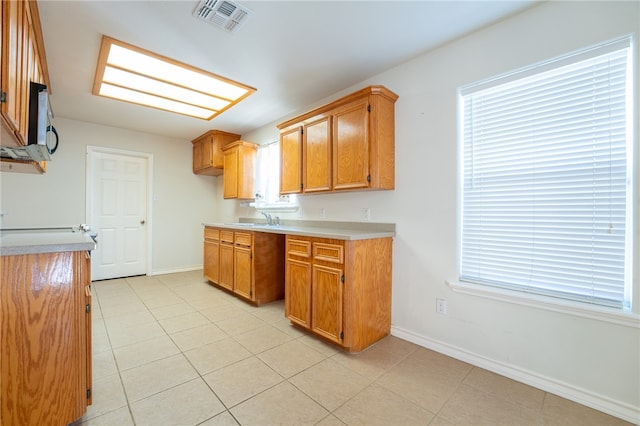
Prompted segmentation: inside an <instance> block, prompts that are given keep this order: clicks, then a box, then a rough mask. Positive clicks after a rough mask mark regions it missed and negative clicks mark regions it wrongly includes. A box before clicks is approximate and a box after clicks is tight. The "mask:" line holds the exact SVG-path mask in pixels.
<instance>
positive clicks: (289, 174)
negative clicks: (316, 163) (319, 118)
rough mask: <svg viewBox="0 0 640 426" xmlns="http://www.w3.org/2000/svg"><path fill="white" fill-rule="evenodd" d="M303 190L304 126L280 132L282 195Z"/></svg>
mask: <svg viewBox="0 0 640 426" xmlns="http://www.w3.org/2000/svg"><path fill="white" fill-rule="evenodd" d="M301 191H302V127H301V126H294V127H292V128H289V129H287V130H284V131H282V132H280V195H286V194H298V193H300V192H301Z"/></svg>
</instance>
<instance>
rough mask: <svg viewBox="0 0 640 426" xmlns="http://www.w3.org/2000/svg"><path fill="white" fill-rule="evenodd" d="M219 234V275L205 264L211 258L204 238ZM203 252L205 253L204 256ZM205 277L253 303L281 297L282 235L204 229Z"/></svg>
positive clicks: (260, 303)
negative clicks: (216, 275) (216, 276)
mask: <svg viewBox="0 0 640 426" xmlns="http://www.w3.org/2000/svg"><path fill="white" fill-rule="evenodd" d="M216 232H218V235H219V244H218V248H219V252H218V257H217V259H219V260H218V262H219V263H218V264H219V268H218V271H219V274H218V278H217V280H216V279H215V276H214V275H215V274H213V273H210V272H209V273H208V272H206V271H211V270H214V269H216V268H215V267H212V266H211V265H207V264H206V262H208V261H211V260H210V259H214V260H213V262H216V260H215V259H216V256H215V254H214V253H213V248H214V246H213V245H210V244H208V243H207V235H214V234H215V233H216ZM207 252H208V253H209V254H207ZM204 271H205V274H204V275H205V278H207V280H209V281H210V282H211V283H213V284H216V285H218V286H219V287H222V288H224V289H226V290H228V291H231V292H233V293H234V294H235V295H237V296H239V297H241V298H243V299H245V300H247V301H249V302H251V303H253V304H255V305H258V306H259V305H262V304H264V303H269V302H273V301H275V300H280V299H282V298H283V297H284V236H283V235H279V234H272V233H266V232H253V231H247V232H245V231H233V230H229V229H224V228H215V227H210V226H205V265H204Z"/></svg>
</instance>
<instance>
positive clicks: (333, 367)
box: [76, 271, 626, 426]
mask: <svg viewBox="0 0 640 426" xmlns="http://www.w3.org/2000/svg"><path fill="white" fill-rule="evenodd" d="M92 289H93V405H91V406H90V407H89V408H88V410H87V413H86V415H85V416H84V417H83V418H82V419H80V420H79V421H78V422H77V423H76V424H77V425H78V424H82V425H108V426H116V425H117V426H121V425H134V424H135V425H153V426H171V425H180V426H183V425H184V426H190V425H202V426H213V425H238V424H240V425H276V424H277V425H322V426H330V425H343V424H346V425H385V426H388V425H398V426H401V425H480V424H482V425H498V424H502V425H553V424H563V425H605V424H607V425H617V424H626V423H625V422H623V421H621V420H619V419H617V418H614V417H611V416H608V415H606V414H604V413H601V412H598V411H595V410H592V409H590V408H587V407H584V406H581V405H579V404H576V403H573V402H571V401H568V400H566V399H563V398H559V397H557V396H554V395H552V394H549V393H546V392H543V391H541V390H538V389H535V388H533V387H530V386H527V385H524V384H522V383H518V382H515V381H513V380H510V379H507V378H505V377H502V376H499V375H496V374H494V373H491V372H488V371H486V370H483V369H480V368H477V367H474V366H472V365H470V364H466V363H464V362H461V361H458V360H455V359H453V358H450V357H447V356H444V355H442V354H439V353H437V352H433V351H431V350H428V349H425V348H423V347H420V346H417V345H414V344H412V343H409V342H406V341H404V340H401V339H398V338H396V337H392V336H390V337H387V338H386V339H384V340H382V341H380V342H378V343H377V344H375V345H374V346H372V347H371V348H369V349H367V350H366V351H364V352H362V353H360V354H347V353H344V352H342V351H340V350H337V349H336V348H335V347H334V346H332V345H329V344H326V343H324V342H322V341H320V340H318V339H316V338H314V337H312V336H310V335H309V334H307V333H304V332H302V331H300V330H299V329H296V328H294V327H292V326H291V325H290V323H289V321H288V320H286V319H285V318H284V306H283V302H282V301H280V302H275V303H272V304H269V305H263V306H261V307H259V308H256V307H254V306H251V305H249V304H247V303H245V302H243V301H241V300H240V299H238V298H236V297H233V296H231V295H229V294H228V293H226V292H224V291H222V290H220V289H217V288H215V287H212V286H210V285H209V284H207V283H206V282H205V281H204V279H203V278H202V272H201V271H193V272H185V273H176V274H168V275H161V276H154V277H134V278H126V279H118V280H109V281H100V282H95V283H93V285H92Z"/></svg>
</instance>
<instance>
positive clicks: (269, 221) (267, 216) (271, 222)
mask: <svg viewBox="0 0 640 426" xmlns="http://www.w3.org/2000/svg"><path fill="white" fill-rule="evenodd" d="M260 213H262V214H263V215H264V217H265V218H266V219H267V225H269V226H271V225H273V219H271V215H270V214H269V213H265V212H260Z"/></svg>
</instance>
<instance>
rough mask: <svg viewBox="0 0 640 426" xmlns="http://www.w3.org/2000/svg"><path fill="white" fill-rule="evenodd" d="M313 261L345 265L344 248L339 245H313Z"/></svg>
mask: <svg viewBox="0 0 640 426" xmlns="http://www.w3.org/2000/svg"><path fill="white" fill-rule="evenodd" d="M313 259H314V260H324V261H325V262H333V263H344V246H342V245H339V244H327V243H313Z"/></svg>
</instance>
